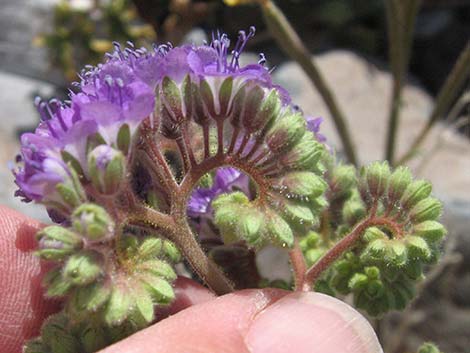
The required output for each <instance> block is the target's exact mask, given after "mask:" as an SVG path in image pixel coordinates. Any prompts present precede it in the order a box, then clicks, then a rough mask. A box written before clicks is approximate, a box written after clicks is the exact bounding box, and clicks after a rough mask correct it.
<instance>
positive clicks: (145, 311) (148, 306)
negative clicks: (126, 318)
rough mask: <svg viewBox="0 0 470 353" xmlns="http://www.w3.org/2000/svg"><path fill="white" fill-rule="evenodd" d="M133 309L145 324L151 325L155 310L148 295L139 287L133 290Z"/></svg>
mask: <svg viewBox="0 0 470 353" xmlns="http://www.w3.org/2000/svg"><path fill="white" fill-rule="evenodd" d="M133 297H134V301H135V307H136V309H137V310H138V312H139V314H140V316H142V318H143V320H144V321H145V324H149V323H151V322H152V321H153V320H154V319H155V309H154V305H153V301H152V297H151V295H150V293H149V292H148V291H147V290H145V289H144V288H142V287H141V286H138V287H136V288H135V289H134V290H133Z"/></svg>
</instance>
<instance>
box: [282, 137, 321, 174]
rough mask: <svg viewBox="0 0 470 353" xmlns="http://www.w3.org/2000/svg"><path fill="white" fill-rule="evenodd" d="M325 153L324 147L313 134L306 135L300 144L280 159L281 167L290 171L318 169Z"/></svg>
mask: <svg viewBox="0 0 470 353" xmlns="http://www.w3.org/2000/svg"><path fill="white" fill-rule="evenodd" d="M324 152H325V149H324V146H323V145H322V144H321V143H320V142H318V141H317V140H315V138H314V137H313V134H311V133H305V134H304V135H303V136H302V138H301V139H300V141H299V143H298V144H297V145H295V146H294V147H293V148H292V149H291V150H290V151H289V152H288V153H286V154H285V155H283V156H282V157H281V159H280V162H281V165H283V166H285V167H286V168H289V169H313V170H314V169H316V167H317V163H318V161H319V160H320V158H321V157H322V155H323V153H324Z"/></svg>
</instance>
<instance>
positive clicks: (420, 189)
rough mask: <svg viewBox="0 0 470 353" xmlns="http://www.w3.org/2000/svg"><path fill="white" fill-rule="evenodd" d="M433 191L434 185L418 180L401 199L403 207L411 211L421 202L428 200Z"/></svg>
mask: <svg viewBox="0 0 470 353" xmlns="http://www.w3.org/2000/svg"><path fill="white" fill-rule="evenodd" d="M431 191H432V185H431V183H429V182H428V181H425V180H417V181H414V182H412V183H411V184H410V185H408V187H407V188H406V190H405V192H404V193H403V196H402V198H401V205H402V207H403V208H405V209H406V210H409V209H411V208H412V207H413V206H415V205H416V204H417V203H418V202H420V201H421V200H424V199H425V198H427V197H428V196H429V195H430V194H431Z"/></svg>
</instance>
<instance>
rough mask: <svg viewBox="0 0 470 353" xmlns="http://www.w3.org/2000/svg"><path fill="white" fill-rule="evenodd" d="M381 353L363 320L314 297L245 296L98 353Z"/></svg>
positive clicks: (192, 311) (192, 310)
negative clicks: (293, 352)
mask: <svg viewBox="0 0 470 353" xmlns="http://www.w3.org/2000/svg"><path fill="white" fill-rule="evenodd" d="M290 351H295V352H296V353H304V352H305V353H307V352H308V353H343V352H344V353H381V352H382V349H381V347H380V345H379V342H378V340H377V337H376V335H375V333H374V331H373V329H372V327H371V326H370V325H369V323H368V322H367V320H366V319H365V318H364V317H363V316H361V315H360V314H359V313H358V312H357V311H355V310H354V309H353V308H351V307H350V306H348V305H347V304H345V303H343V302H341V301H339V300H337V299H335V298H332V297H329V296H326V295H323V294H319V293H290V294H289V292H286V291H281V290H273V289H268V290H245V291H240V292H235V293H232V294H228V295H225V296H222V297H219V298H217V299H214V300H211V301H207V302H204V303H202V304H198V305H195V306H192V307H189V308H188V309H185V310H183V311H181V312H179V313H177V314H176V315H173V316H170V317H169V318H167V319H165V320H163V321H161V322H159V323H157V324H156V325H154V326H152V327H150V328H147V329H145V330H143V331H140V332H138V333H137V334H135V335H133V336H131V337H129V338H127V339H125V340H123V341H121V342H118V343H117V344H115V345H113V346H111V347H108V348H107V349H105V350H104V351H102V352H101V353H117V352H132V353H150V352H152V353H179V352H185V353H200V352H205V353H264V352H266V353H268V352H269V353H281V352H283V353H284V352H290Z"/></svg>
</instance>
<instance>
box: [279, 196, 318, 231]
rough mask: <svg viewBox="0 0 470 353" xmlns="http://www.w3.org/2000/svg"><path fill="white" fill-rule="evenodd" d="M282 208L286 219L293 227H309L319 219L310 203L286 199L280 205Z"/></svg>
mask: <svg viewBox="0 0 470 353" xmlns="http://www.w3.org/2000/svg"><path fill="white" fill-rule="evenodd" d="M280 208H281V212H282V214H283V216H285V219H286V221H287V222H289V224H291V226H293V227H296V228H304V227H309V226H312V225H313V224H315V223H317V221H318V219H317V217H316V216H315V215H314V214H313V212H312V210H311V209H310V207H308V205H305V204H302V203H296V202H291V201H287V200H285V201H283V202H282V204H281V205H280Z"/></svg>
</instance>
